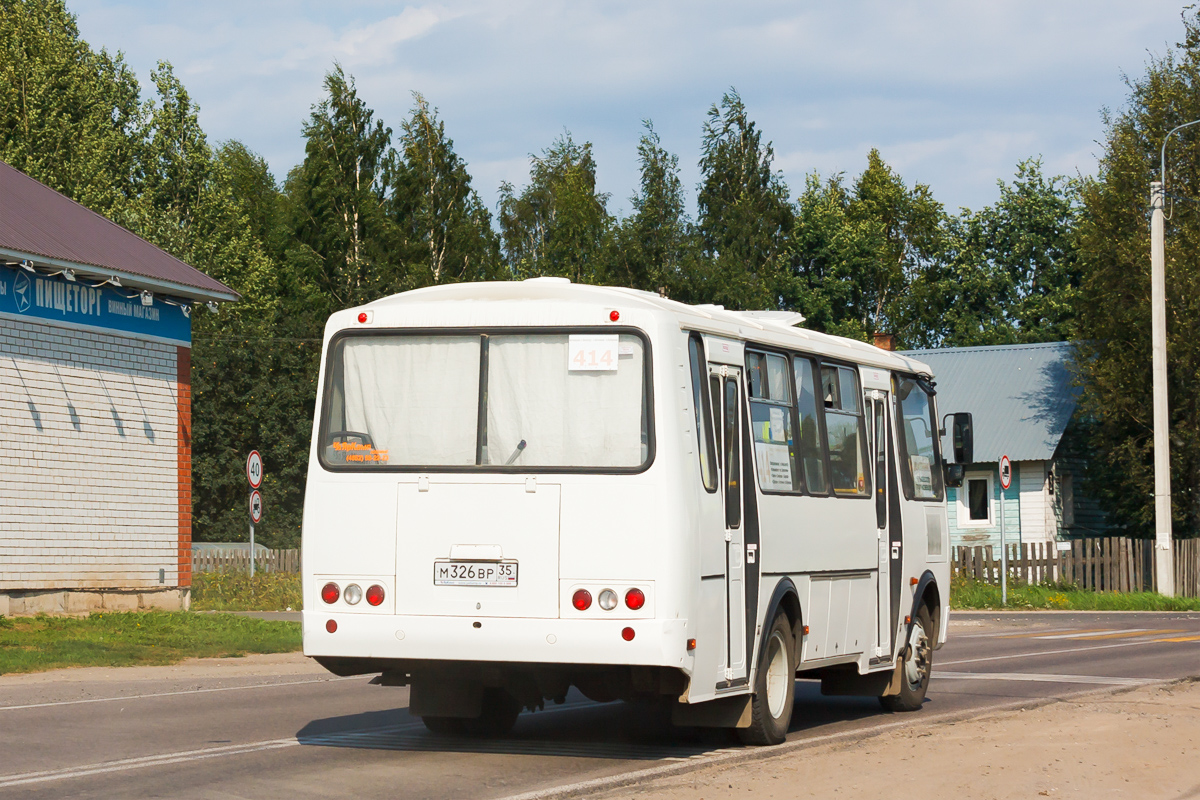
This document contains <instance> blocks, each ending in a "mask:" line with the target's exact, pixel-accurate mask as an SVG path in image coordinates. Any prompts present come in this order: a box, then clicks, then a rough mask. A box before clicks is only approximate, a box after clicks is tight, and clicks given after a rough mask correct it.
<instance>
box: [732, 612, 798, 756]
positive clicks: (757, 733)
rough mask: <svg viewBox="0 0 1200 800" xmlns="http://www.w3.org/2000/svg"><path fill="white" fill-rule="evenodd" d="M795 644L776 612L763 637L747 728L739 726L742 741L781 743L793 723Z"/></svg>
mask: <svg viewBox="0 0 1200 800" xmlns="http://www.w3.org/2000/svg"><path fill="white" fill-rule="evenodd" d="M795 659H796V646H795V639H794V638H793V636H792V624H791V623H790V622H789V621H788V618H787V615H786V614H783V613H779V614H776V615H775V619H774V621H772V622H771V628H770V630H769V631H768V632H767V636H766V638H765V639H764V640H763V649H762V656H761V658H760V659H759V662H758V673H757V674H756V675H755V677H754V698H753V699H752V700H751V701H750V711H751V715H750V727H748V728H738V731H737V733H738V738H740V739H741V740H742V742H744V743H745V744H751V745H770V744H780V743H782V742H783V740H784V739H785V738H787V732H788V727H789V726H790V725H791V724H792V706H793V705H794V704H795V702H796V663H795Z"/></svg>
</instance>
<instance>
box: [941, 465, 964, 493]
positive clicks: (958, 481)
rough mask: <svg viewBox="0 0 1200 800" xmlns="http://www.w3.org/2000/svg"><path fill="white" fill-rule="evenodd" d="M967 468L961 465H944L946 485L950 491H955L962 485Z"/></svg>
mask: <svg viewBox="0 0 1200 800" xmlns="http://www.w3.org/2000/svg"><path fill="white" fill-rule="evenodd" d="M966 474H967V468H966V467H965V466H963V465H962V464H947V465H946V485H947V486H949V487H950V488H952V489H957V488H959V487H960V486H962V485H963V478H965V477H966Z"/></svg>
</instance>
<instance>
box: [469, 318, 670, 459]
mask: <svg viewBox="0 0 1200 800" xmlns="http://www.w3.org/2000/svg"><path fill="white" fill-rule="evenodd" d="M570 338H571V337H570V336H568V335H567V334H547V335H530V336H492V337H491V338H490V343H489V347H488V379H487V380H488V383H487V444H488V448H487V452H488V461H489V463H492V464H508V463H510V460H511V463H512V465H513V466H522V465H524V466H530V467H636V466H639V465H641V464H642V463H643V462H644V461H645V459H646V457H647V452H646V451H647V443H646V442H645V441H643V439H644V435H643V434H644V432H643V427H642V426H643V418H642V417H643V397H644V394H645V392H644V387H643V385H642V383H643V379H644V375H645V370H644V368H643V363H642V359H643V353H642V342H641V340H640V339H639V338H637V337H636V336H630V335H625V334H622V335H620V337H619V340H618V341H617V343H616V345H617V346H616V351H617V358H616V362H615V364H614V365H612V367H611V368H604V369H598V368H595V367H594V366H593V365H592V364H591V363H590V362H588V361H586V359H585V362H586V363H581V364H575V365H572V364H571V361H570V354H571V346H570V345H571V342H570ZM601 344H603V343H601ZM597 346H598V347H599V345H597ZM579 349H580V348H579V347H576V350H577V351H578V350H579ZM600 350H601V351H603V352H601V353H600V356H603V355H604V354H605V353H608V352H610V351H609V349H608V348H607V347H600ZM577 355H578V353H577ZM601 360H602V359H600V358H598V359H597V362H598V363H599V362H600V361H601ZM604 366H606V367H607V366H608V365H604ZM573 367H576V368H573ZM522 442H524V443H525V444H524V446H521V443H522ZM514 456H515V458H514Z"/></svg>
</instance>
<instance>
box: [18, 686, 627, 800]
mask: <svg viewBox="0 0 1200 800" xmlns="http://www.w3.org/2000/svg"><path fill="white" fill-rule="evenodd" d="M353 677H358V678H361V677H362V676H361V675H356V676H353ZM334 680H347V679H346V678H336V679H334ZM320 682H323V681H298V683H320ZM262 685H263V686H285V685H288V684H262ZM229 688H254V687H229ZM198 691H220V690H215V689H207V690H203V689H202V690H198ZM179 694H188V693H187V692H181V693H179ZM144 696H146V697H156V696H159V695H144ZM112 699H114V700H127V699H129V698H124V697H117V698H112ZM76 702H94V701H76ZM50 705H56V704H53V703H52V704H50ZM601 705H609V704H608V703H604V704H598V703H582V702H576V703H565V704H563V705H561V706H557V707H555V708H547V709H545V710H543V711H540V712H538V713H541V714H553V713H556V712H559V711H573V710H578V709H580V708H599V707H600V706H601ZM422 727H424V723H422V722H408V723H404V724H402V725H386V726H383V727H380V728H361V729H357V730H349V731H331V732H329V733H318V734H312V735H311V736H303V737H297V736H292V737H288V738H284V739H266V740H263V741H261V742H249V743H247V744H228V745H222V746H221V747H205V748H203V749H200V750H182V751H178V752H174V753H161V754H159V755H154V756H140V757H138V758H123V759H120V760H117V761H102V762H99V763H96V764H84V765H82V766H76V767H62V768H60V769H51V770H43V771H40V772H25V773H21V774H17V775H0V789H5V788H8V787H10V786H24V785H26V784H30V783H46V782H48V781H59V780H66V779H68V778H81V777H84V776H87V775H98V774H102V773H106V772H125V771H127V770H132V769H142V768H145V767H157V766H164V765H167V764H182V763H186V762H189V761H200V760H203V759H208V758H219V757H221V756H236V755H241V754H243V753H255V752H259V751H262V750H279V749H282V748H287V747H296V746H298V745H302V744H304V745H308V744H312V745H318V746H319V745H322V744H327V743H332V742H335V741H339V740H340V741H350V740H352V739H354V738H357V737H362V736H366V735H379V734H386V733H401V732H404V731H409V730H415V729H418V728H422Z"/></svg>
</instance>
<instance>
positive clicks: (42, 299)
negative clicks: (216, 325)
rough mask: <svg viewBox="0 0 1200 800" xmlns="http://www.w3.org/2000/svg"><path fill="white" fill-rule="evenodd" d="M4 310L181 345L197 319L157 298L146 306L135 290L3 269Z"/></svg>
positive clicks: (0, 297)
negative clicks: (191, 318)
mask: <svg viewBox="0 0 1200 800" xmlns="http://www.w3.org/2000/svg"><path fill="white" fill-rule="evenodd" d="M0 314H4V315H7V316H13V317H20V318H28V319H29V320H30V321H31V322H33V321H38V322H54V323H58V324H65V325H67V326H69V327H72V328H87V329H96V330H101V331H112V332H114V333H124V334H129V335H132V336H138V337H142V338H153V339H161V340H163V341H167V342H172V343H175V344H182V345H190V344H191V341H192V321H191V320H190V319H189V318H188V317H187V316H185V315H184V313H183V309H182V308H180V307H179V306H175V305H171V304H169V303H164V302H163V301H162V300H161V299H159V298H158V297H157V296H156V297H155V298H154V302H153V303H152V304H150V305H143V303H142V298H141V293H140V292H139V291H137V290H134V289H123V288H116V287H113V286H95V285H92V284H90V283H89V282H88V281H85V280H79V281H68V280H65V279H64V278H63V277H62V276H61V275H56V276H47V275H38V274H34V273H31V272H29V271H28V270H22V269H17V270H13V269H0Z"/></svg>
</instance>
